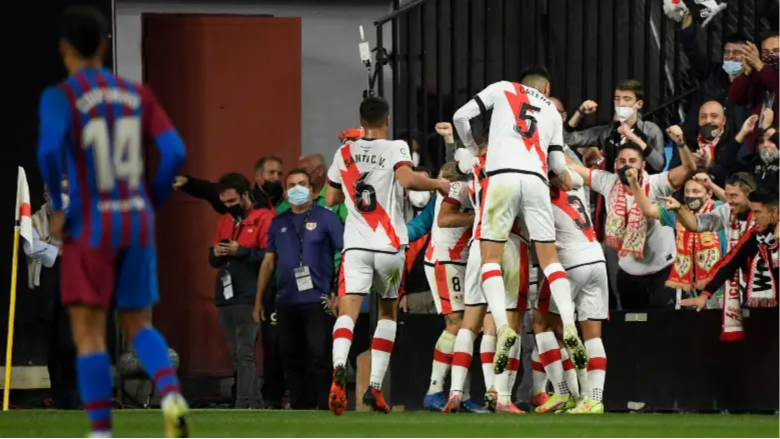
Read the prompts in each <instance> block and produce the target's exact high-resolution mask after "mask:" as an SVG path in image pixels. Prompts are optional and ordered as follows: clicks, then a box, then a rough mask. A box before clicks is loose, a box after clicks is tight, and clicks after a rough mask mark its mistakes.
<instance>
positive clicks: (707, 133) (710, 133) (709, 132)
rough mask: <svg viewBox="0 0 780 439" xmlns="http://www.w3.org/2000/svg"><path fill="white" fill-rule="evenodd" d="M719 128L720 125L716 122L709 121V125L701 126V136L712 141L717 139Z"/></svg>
mask: <svg viewBox="0 0 780 439" xmlns="http://www.w3.org/2000/svg"><path fill="white" fill-rule="evenodd" d="M718 129H719V128H718V126H717V125H715V124H714V123H708V124H707V125H702V126H700V127H699V134H701V137H702V138H703V139H704V140H706V141H708V142H711V141H713V140H715V137H717V135H718V134H719V133H717V132H716V131H717V130H718Z"/></svg>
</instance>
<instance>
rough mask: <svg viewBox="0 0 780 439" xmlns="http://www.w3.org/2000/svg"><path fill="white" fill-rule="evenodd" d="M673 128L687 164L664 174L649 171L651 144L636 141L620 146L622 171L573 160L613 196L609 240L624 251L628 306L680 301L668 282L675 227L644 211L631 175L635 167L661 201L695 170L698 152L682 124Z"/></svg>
mask: <svg viewBox="0 0 780 439" xmlns="http://www.w3.org/2000/svg"><path fill="white" fill-rule="evenodd" d="M667 133H668V134H669V136H670V137H671V138H672V140H673V141H674V142H675V143H676V145H677V147H678V148H679V149H680V157H681V158H682V162H683V166H680V167H677V168H674V169H672V170H670V171H666V172H663V173H661V174H656V175H649V174H648V172H647V171H646V169H645V167H646V161H645V159H644V151H645V149H643V148H642V147H641V146H639V145H636V144H634V143H626V144H624V145H622V146H621V147H620V150H619V151H618V160H617V164H616V165H617V166H616V168H617V173H612V172H607V171H600V170H591V169H588V168H586V167H584V166H580V165H577V164H575V163H573V162H572V163H570V164H569V166H570V167H571V168H572V169H574V170H575V171H577V172H578V173H579V174H580V175H581V176H582V178H583V179H584V181H585V182H586V184H588V185H589V186H590V188H591V189H592V190H594V191H596V192H598V193H599V194H601V195H602V196H604V197H605V198H606V199H607V202H606V210H607V219H606V230H605V235H606V245H607V246H609V247H612V248H614V249H615V251H616V252H617V254H618V257H619V260H618V264H619V269H618V273H617V287H618V291H619V293H620V299H621V303H622V306H623V309H625V310H646V309H650V308H669V309H674V305H675V292H674V291H673V290H671V289H669V288H666V287H665V283H666V280H667V279H668V278H669V273H670V272H671V269H672V264H673V263H674V259H675V244H674V232H673V231H672V230H671V229H669V228H665V227H662V226H661V225H660V223H659V222H658V221H657V220H654V219H649V220H648V219H646V218H645V217H644V216H643V215H642V211H641V210H640V208H639V206H638V205H637V204H636V202H635V199H634V195H633V192H632V189H631V186H630V182H629V180H628V176H627V175H626V172H627V171H628V170H629V169H635V170H636V171H637V173H638V174H639V175H640V176H639V178H638V179H639V181H640V184H641V187H642V190H643V191H645V194H647V196H648V197H649V198H650V199H651V200H655V201H657V200H659V199H660V197H663V196H670V195H671V194H672V193H673V192H674V191H675V189H676V188H678V187H680V186H682V184H683V183H684V182H685V179H686V176H687V174H688V172H692V171H693V170H695V165H694V162H693V156H692V155H691V151H690V149H688V147H687V146H686V145H685V141H684V139H683V134H682V129H681V128H680V127H678V126H674V127H671V128H669V129H668V130H667Z"/></svg>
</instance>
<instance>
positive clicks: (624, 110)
mask: <svg viewBox="0 0 780 439" xmlns="http://www.w3.org/2000/svg"><path fill="white" fill-rule="evenodd" d="M634 111H636V110H634V107H618V106H617V105H615V114H616V115H617V117H618V120H619V121H620V123H625V122H627V121H628V120H629V119H631V118H632V117H633V116H634Z"/></svg>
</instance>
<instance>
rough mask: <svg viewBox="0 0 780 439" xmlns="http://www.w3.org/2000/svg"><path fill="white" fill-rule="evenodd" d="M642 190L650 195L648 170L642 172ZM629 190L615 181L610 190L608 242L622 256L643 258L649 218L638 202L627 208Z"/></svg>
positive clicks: (606, 233)
mask: <svg viewBox="0 0 780 439" xmlns="http://www.w3.org/2000/svg"><path fill="white" fill-rule="evenodd" d="M640 178H641V180H640V181H641V185H642V190H643V191H645V195H647V196H649V195H650V184H649V183H648V181H649V179H650V177H649V175H648V174H647V172H646V171H644V170H643V171H642V174H641V177H640ZM628 193H629V190H628V189H626V187H625V186H624V185H623V184H622V183H620V182H619V181H618V182H617V183H615V185H614V186H613V187H612V190H611V191H610V192H609V204H608V205H607V227H606V231H605V235H606V243H607V245H608V246H610V247H613V248H614V249H615V250H617V253H618V255H619V256H621V257H625V256H629V255H630V256H633V257H635V258H637V259H642V258H643V257H644V252H645V239H646V237H647V219H646V218H645V216H644V215H642V210H641V209H640V208H639V205H638V204H637V203H634V204H633V205H632V206H631V208H630V209H629V208H627V205H628V202H627V200H626V197H627V195H628Z"/></svg>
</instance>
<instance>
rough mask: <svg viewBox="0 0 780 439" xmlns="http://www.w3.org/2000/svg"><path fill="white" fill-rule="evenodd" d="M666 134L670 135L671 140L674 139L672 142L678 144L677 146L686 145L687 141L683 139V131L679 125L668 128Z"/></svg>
mask: <svg viewBox="0 0 780 439" xmlns="http://www.w3.org/2000/svg"><path fill="white" fill-rule="evenodd" d="M666 134H668V135H669V138H671V139H672V142H674V143H676V144H677V145H683V144H685V139H684V138H683V131H682V128H680V126H679V125H673V126H670V127H669V128H667V129H666Z"/></svg>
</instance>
